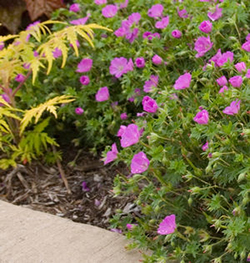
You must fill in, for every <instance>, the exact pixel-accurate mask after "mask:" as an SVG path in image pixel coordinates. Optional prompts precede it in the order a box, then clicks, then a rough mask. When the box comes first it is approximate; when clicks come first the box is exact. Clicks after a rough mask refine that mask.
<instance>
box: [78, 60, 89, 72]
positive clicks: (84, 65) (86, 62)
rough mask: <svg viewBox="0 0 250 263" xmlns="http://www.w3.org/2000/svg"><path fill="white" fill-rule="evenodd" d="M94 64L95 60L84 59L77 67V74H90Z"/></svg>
mask: <svg viewBox="0 0 250 263" xmlns="http://www.w3.org/2000/svg"><path fill="white" fill-rule="evenodd" d="M92 64H93V60H92V59H90V58H84V59H82V60H81V62H80V63H79V64H78V65H77V70H76V72H80V73H82V72H88V71H90V70H91V67H92Z"/></svg>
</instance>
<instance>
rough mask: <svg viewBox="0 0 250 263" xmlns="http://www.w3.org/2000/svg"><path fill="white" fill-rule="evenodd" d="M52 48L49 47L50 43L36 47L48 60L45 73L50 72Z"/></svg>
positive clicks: (52, 58)
mask: <svg viewBox="0 0 250 263" xmlns="http://www.w3.org/2000/svg"><path fill="white" fill-rule="evenodd" d="M53 51H54V49H53V48H52V47H51V43H48V42H47V43H44V44H42V45H41V46H40V47H39V48H38V52H39V53H40V54H43V55H44V56H45V58H46V60H47V62H48V69H47V74H49V73H50V70H51V68H52V64H53V60H54V57H53V53H52V52H53Z"/></svg>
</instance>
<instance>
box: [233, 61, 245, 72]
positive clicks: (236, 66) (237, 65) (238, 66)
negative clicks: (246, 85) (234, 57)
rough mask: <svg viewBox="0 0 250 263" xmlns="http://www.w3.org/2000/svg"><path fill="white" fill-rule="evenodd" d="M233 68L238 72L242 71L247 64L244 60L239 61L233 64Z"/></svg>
mask: <svg viewBox="0 0 250 263" xmlns="http://www.w3.org/2000/svg"><path fill="white" fill-rule="evenodd" d="M234 66H235V68H236V69H237V70H238V72H239V73H242V72H243V71H246V69H247V66H246V63H245V62H239V63H237V64H235V65H234Z"/></svg>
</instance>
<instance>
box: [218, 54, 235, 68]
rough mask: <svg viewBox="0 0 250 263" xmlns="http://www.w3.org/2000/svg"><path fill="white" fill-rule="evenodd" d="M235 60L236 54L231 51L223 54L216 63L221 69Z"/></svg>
mask: <svg viewBox="0 0 250 263" xmlns="http://www.w3.org/2000/svg"><path fill="white" fill-rule="evenodd" d="M233 59H234V53H233V52H231V51H227V52H225V53H223V54H221V56H219V57H218V59H217V61H216V63H217V65H218V66H219V67H221V66H223V65H224V64H225V63H227V62H228V60H229V61H230V62H231V63H232V62H233Z"/></svg>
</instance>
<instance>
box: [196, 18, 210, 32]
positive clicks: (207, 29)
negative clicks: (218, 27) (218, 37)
mask: <svg viewBox="0 0 250 263" xmlns="http://www.w3.org/2000/svg"><path fill="white" fill-rule="evenodd" d="M212 27H213V24H212V23H211V22H210V21H209V20H206V21H203V22H201V24H200V26H199V29H200V31H202V32H204V33H206V34H208V33H210V32H211V31H212Z"/></svg>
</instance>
